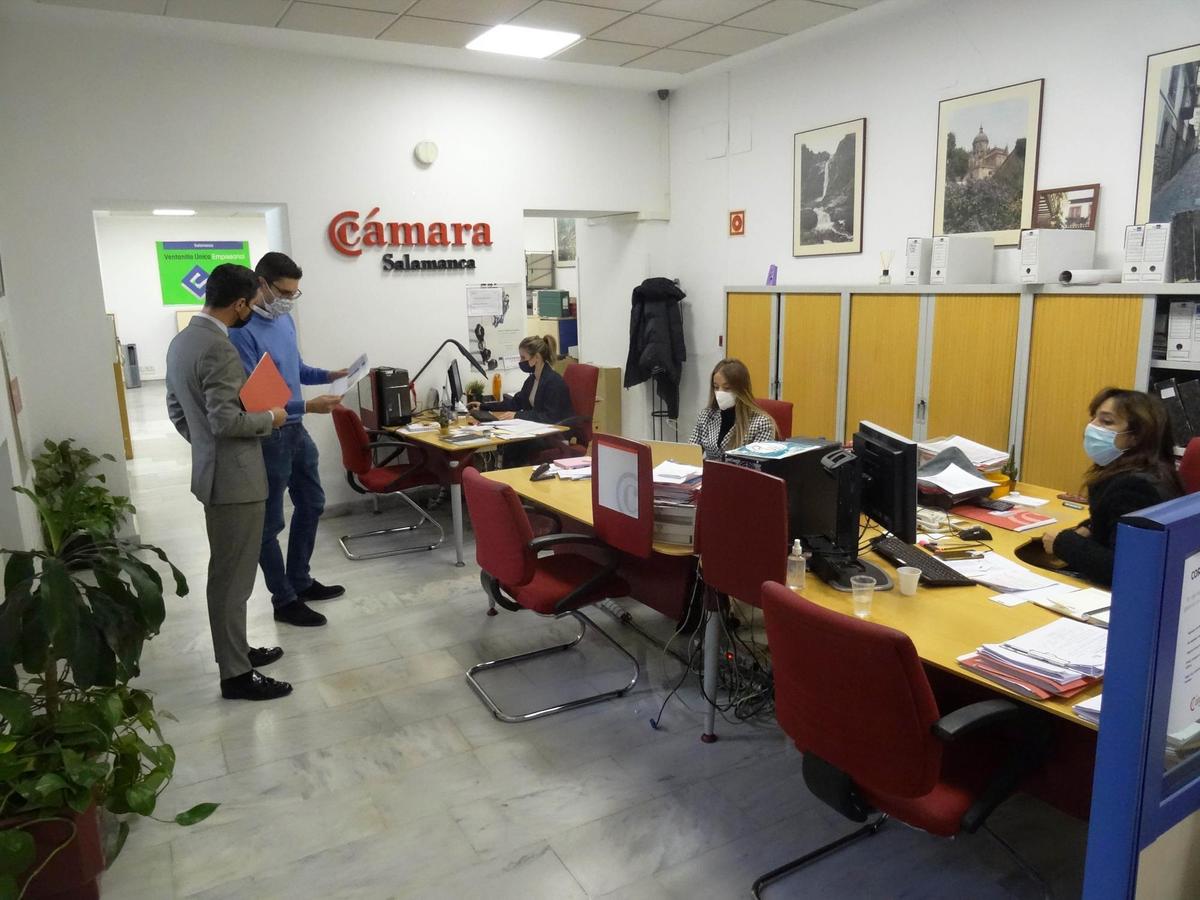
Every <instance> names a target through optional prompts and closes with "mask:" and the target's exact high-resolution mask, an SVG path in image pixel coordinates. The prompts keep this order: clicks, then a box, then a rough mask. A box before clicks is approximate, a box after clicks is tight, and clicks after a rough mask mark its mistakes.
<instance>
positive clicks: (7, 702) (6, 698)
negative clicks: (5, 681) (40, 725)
mask: <svg viewBox="0 0 1200 900" xmlns="http://www.w3.org/2000/svg"><path fill="white" fill-rule="evenodd" d="M0 718H3V719H7V720H8V724H9V727H10V733H11V734H26V733H28V731H29V727H30V725H32V723H33V700H32V699H31V698H30V697H29V695H28V694H25V693H23V692H21V691H16V690H9V689H8V688H0Z"/></svg>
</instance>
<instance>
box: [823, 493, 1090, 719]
mask: <svg viewBox="0 0 1200 900" xmlns="http://www.w3.org/2000/svg"><path fill="white" fill-rule="evenodd" d="M1017 489H1018V490H1019V491H1020V492H1021V493H1022V494H1025V495H1027V496H1030V497H1043V498H1046V499H1048V500H1049V501H1050V502H1049V503H1047V504H1046V505H1044V506H1039V507H1037V512H1041V513H1045V514H1046V515H1050V516H1054V517H1055V518H1056V519H1058V521H1057V522H1055V523H1054V524H1052V525H1048V526H1046V527H1045V528H1034V529H1031V530H1029V531H1023V532H1019V533H1018V532H1015V531H1005V530H1003V529H1001V528H995V527H992V526H987V525H984V527H985V528H987V529H988V531H990V532H991V534H992V540H990V541H988V544H989V545H990V546H991V547H992V548H993V549H995V550H996V551H997V552H998V553H1000V554H1001V555H1003V556H1007V557H1009V558H1010V559H1013V558H1015V557H1014V556H1013V551H1014V550H1015V549H1016V548H1017V547H1019V546H1020V545H1021V544H1024V543H1026V542H1027V541H1029V539H1030V538H1034V537H1036V538H1040V537H1041V536H1042V535H1043V534H1045V532H1046V531H1048V530H1059V529H1062V528H1069V527H1072V526H1074V525H1077V524H1079V523H1080V522H1081V521H1083V520H1084V519H1085V518H1087V510H1086V509H1083V510H1077V509H1070V508H1069V507H1066V506H1063V505H1062V501H1060V500H1057V499H1054V496H1055V494H1056V493H1057V491H1053V490H1049V489H1047V488H1040V487H1036V486H1034V485H1027V484H1021V485H1018V488H1017ZM864 556H865V558H867V559H869V560H871V561H872V562H876V563H878V564H880V565H882V566H883V567H884V568H885V570H890V569H891V568H892V566H891V563H889V562H887V561H886V560H883V559H880V558H879V557H877V556H876V555H875V554H873V553H870V554H864ZM1039 571H1040V570H1039ZM1045 574H1047V575H1049V577H1052V578H1054V579H1056V580H1058V581H1064V582H1067V583H1069V584H1074V585H1077V586H1078V587H1087V586H1088V584H1087V583H1086V582H1083V581H1079V580H1078V579H1074V578H1069V577H1067V576H1065V575H1060V574H1055V573H1045ZM997 593H999V592H998V591H995V590H992V589H991V588H987V587H983V586H981V585H974V586H972V587H945V588H929V587H924V586H922V587H919V588H918V589H917V593H916V594H915V595H914V596H912V597H905V596H904V595H903V594H901V593H900V591H899V589H893V590H890V591H878V592H876V593H875V596H874V597H873V599H872V601H871V617H870V621H872V622H878V623H879V624H881V625H889V626H891V627H892V628H895V629H897V630H899V631H903V632H904V633H905V634H907V635H908V636H909V637H910V638H912V642H913V644H914V645H915V646H916V648H917V653H918V654H919V655H920V657H921V659H922V660H924V661H925V662H926V663H928V664H930V665H932V666H935V667H937V668H939V669H944V670H945V671H947V672H950V673H951V674H953V675H957V676H958V677H960V678H964V679H967V680H968V681H974V682H977V683H979V684H982V685H985V686H987V687H988V688H990V689H992V690H996V691H999V692H1001V693H1003V694H1005V695H1007V696H1010V697H1015V698H1017V699H1019V700H1022V701H1024V702H1026V703H1029V704H1031V705H1033V706H1037V707H1039V708H1040V709H1044V710H1046V711H1047V712H1050V713H1053V714H1054V715H1056V716H1061V717H1062V718H1065V719H1069V720H1070V721H1072V722H1074V723H1075V724H1077V725H1080V726H1082V727H1084V728H1090V729H1092V730H1093V731H1095V730H1096V726H1095V725H1092V724H1090V723H1088V722H1085V721H1084V720H1083V719H1081V718H1079V717H1078V716H1077V715H1075V713H1074V711H1073V710H1072V709H1071V707H1072V706H1073V705H1074V704H1076V703H1079V702H1080V701H1081V700H1085V699H1087V698H1088V697H1091V696H1093V695H1095V694H1098V693H1100V685H1096V686H1095V687H1092V688H1089V689H1088V690H1087V691H1084V692H1083V693H1080V694H1077V695H1075V696H1074V697H1069V698H1061V697H1055V698H1051V699H1050V700H1046V701H1037V700H1032V699H1029V698H1026V697H1021V696H1020V695H1018V694H1015V693H1013V692H1011V691H1008V690H1006V689H1005V688H1002V687H1001V686H1000V685H997V684H996V683H994V682H991V681H988V680H987V679H986V678H982V677H981V676H979V675H977V674H976V673H974V672H971V671H969V670H967V669H964V668H963V667H962V666H960V665H959V664H958V662H957V659H958V657H960V656H962V655H963V654H964V653H969V652H971V651H972V650H974V649H975V648H976V647H978V646H979V645H980V644H984V643H989V644H992V643H999V642H1001V641H1006V640H1008V639H1010V638H1014V637H1016V636H1017V635H1019V634H1023V633H1025V632H1027V631H1032V630H1033V629H1034V628H1038V627H1039V626H1042V625H1046V624H1048V623H1050V622H1053V621H1054V620H1055V619H1057V618H1059V616H1058V614H1057V613H1052V612H1050V611H1049V610H1047V609H1043V608H1042V607H1040V606H1038V605H1036V604H1033V603H1022V604H1021V605H1020V606H1003V605H1001V604H999V603H996V602H994V601H992V600H989V599H988V598H989V597H991V596H994V595H995V594H997ZM804 596H805V597H806V598H808V599H809V600H811V601H813V602H814V603H818V604H820V605H821V606H824V607H825V608H826V609H832V610H836V611H838V612H843V613H846V614H847V615H852V614H853V612H852V608H851V606H852V605H851V601H850V595H849V594H843V593H841V592H839V591H835V590H834V589H833V588H831V587H829V586H828V585H827V584H825V583H824V582H822V581H820V580H819V579H816V578H813V576H812V574H811V573H809V576H808V579H807V583H806V585H805V590H804Z"/></svg>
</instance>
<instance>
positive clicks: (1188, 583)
mask: <svg viewBox="0 0 1200 900" xmlns="http://www.w3.org/2000/svg"><path fill="white" fill-rule="evenodd" d="M1163 602H1164V603H1166V602H1170V598H1167V597H1164V598H1163ZM1197 709H1200V553H1193V554H1192V555H1191V556H1189V557H1188V558H1187V559H1186V560H1184V564H1183V589H1182V591H1181V592H1180V596H1179V628H1178V630H1177V631H1176V632H1175V672H1174V675H1173V677H1172V678H1171V706H1170V712H1168V714H1167V733H1168V734H1172V733H1175V734H1177V733H1180V732H1182V731H1183V730H1184V729H1185V728H1187V727H1188V726H1189V725H1191V724H1192V723H1193V722H1195V721H1196V720H1197V719H1200V715H1197V712H1196V710H1197Z"/></svg>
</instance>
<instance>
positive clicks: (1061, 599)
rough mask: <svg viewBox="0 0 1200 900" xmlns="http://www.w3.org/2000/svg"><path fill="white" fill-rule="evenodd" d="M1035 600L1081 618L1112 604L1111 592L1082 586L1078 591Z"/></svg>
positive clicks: (1055, 609)
mask: <svg viewBox="0 0 1200 900" xmlns="http://www.w3.org/2000/svg"><path fill="white" fill-rule="evenodd" d="M1035 602H1038V603H1039V605H1041V606H1045V607H1048V608H1049V609H1052V610H1054V611H1055V612H1062V613H1065V614H1066V615H1068V616H1077V617H1079V618H1083V617H1084V616H1086V615H1094V614H1095V613H1098V612H1101V611H1102V610H1105V609H1108V608H1109V607H1110V606H1112V594H1110V593H1109V592H1108V591H1102V590H1100V588H1084V589H1083V590H1080V591H1067V592H1065V593H1055V594H1050V595H1047V596H1045V597H1043V598H1042V599H1041V600H1040V601H1035Z"/></svg>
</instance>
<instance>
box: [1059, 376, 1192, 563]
mask: <svg viewBox="0 0 1200 900" xmlns="http://www.w3.org/2000/svg"><path fill="white" fill-rule="evenodd" d="M1088 413H1089V414H1090V415H1091V417H1092V418H1091V421H1090V422H1088V424H1087V426H1086V427H1085V428H1084V430H1083V450H1084V452H1085V453H1086V454H1087V455H1088V458H1089V459H1090V460H1091V461H1092V467H1091V468H1090V469H1088V471H1087V474H1086V475H1085V477H1084V487H1085V488H1086V490H1087V496H1088V509H1089V512H1090V513H1091V515H1090V517H1089V518H1088V519H1087V520H1085V521H1084V522H1083V524H1082V525H1080V526H1079V527H1078V528H1068V529H1064V530H1062V531H1048V532H1046V534H1044V535H1043V536H1042V545H1043V546H1044V547H1045V549H1046V552H1047V553H1052V554H1053V555H1054V556H1056V557H1058V558H1059V559H1061V560H1063V561H1064V562H1066V563H1067V567H1068V568H1069V569H1071V570H1072V571H1074V572H1078V573H1079V574H1080V575H1081V576H1083V577H1084V578H1086V579H1087V580H1088V581H1094V582H1097V583H1099V584H1112V576H1113V558H1114V556H1115V552H1116V540H1117V520H1118V519H1120V518H1121V517H1122V516H1125V515H1128V514H1129V513H1133V512H1137V511H1138V510H1139V509H1145V508H1146V507H1147V506H1154V505H1155V504H1156V503H1161V502H1163V501H1164V500H1170V499H1172V498H1174V497H1178V496H1179V495H1180V494H1182V493H1183V489H1182V487H1181V486H1180V483H1179V478H1178V476H1177V475H1176V474H1175V454H1174V448H1173V447H1172V441H1171V432H1170V429H1169V428H1168V427H1167V412H1166V410H1165V409H1164V408H1163V405H1162V403H1161V402H1160V401H1159V399H1158V398H1157V397H1153V396H1151V395H1149V394H1144V393H1142V392H1141V391H1124V390H1120V389H1119V388H1105V389H1104V390H1102V391H1101V392H1100V393H1099V394H1097V395H1096V396H1095V397H1094V398H1093V400H1092V402H1091V404H1090V405H1089V406H1088Z"/></svg>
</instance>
